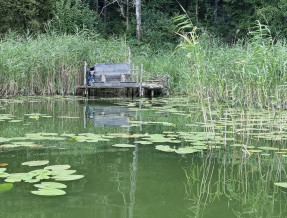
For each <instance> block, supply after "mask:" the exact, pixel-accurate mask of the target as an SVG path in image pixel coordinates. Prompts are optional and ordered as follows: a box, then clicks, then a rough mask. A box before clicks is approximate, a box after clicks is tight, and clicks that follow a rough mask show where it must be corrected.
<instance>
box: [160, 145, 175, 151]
mask: <svg viewBox="0 0 287 218" xmlns="http://www.w3.org/2000/svg"><path fill="white" fill-rule="evenodd" d="M155 149H156V150H159V151H164V152H175V151H176V149H174V148H171V147H170V146H168V145H157V146H155Z"/></svg>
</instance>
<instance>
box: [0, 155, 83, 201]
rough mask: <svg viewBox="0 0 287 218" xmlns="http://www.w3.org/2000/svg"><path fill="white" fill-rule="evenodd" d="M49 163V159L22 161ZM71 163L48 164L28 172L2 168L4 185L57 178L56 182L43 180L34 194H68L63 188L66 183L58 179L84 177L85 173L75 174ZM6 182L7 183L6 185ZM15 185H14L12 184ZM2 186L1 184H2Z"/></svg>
mask: <svg viewBox="0 0 287 218" xmlns="http://www.w3.org/2000/svg"><path fill="white" fill-rule="evenodd" d="M48 163H49V161H48V160H40V161H28V162H24V163H22V165H23V166H29V167H35V166H44V165H47V164H48ZM70 167H71V166H70V165H51V166H46V167H45V168H44V169H37V170H32V171H30V172H27V173H7V172H6V168H0V178H4V179H5V180H4V181H5V182H6V183H4V184H1V185H2V186H5V187H6V188H7V187H11V185H7V184H12V183H17V182H21V181H23V182H26V183H38V182H40V181H42V180H55V181H56V182H50V181H49V182H41V183H40V184H35V185H34V186H35V187H36V188H38V190H35V191H32V192H31V193H32V194H35V195H43V196H57V195H64V194H66V192H65V191H63V190H62V189H64V188H66V187H67V186H66V185H65V184H62V183H59V182H58V181H72V180H78V179H81V178H83V177H84V176H83V175H75V174H74V173H76V170H71V169H70ZM5 184H6V185H5ZM12 187H13V185H12ZM0 188H1V186H0Z"/></svg>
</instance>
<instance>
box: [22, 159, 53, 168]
mask: <svg viewBox="0 0 287 218" xmlns="http://www.w3.org/2000/svg"><path fill="white" fill-rule="evenodd" d="M48 163H49V161H48V160H36V161H28V162H24V163H22V165H24V166H26V165H27V166H30V167H34V166H43V165H46V164H48Z"/></svg>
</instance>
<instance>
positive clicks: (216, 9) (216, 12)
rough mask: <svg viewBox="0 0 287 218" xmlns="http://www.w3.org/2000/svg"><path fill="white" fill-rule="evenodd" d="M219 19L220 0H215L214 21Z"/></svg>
mask: <svg viewBox="0 0 287 218" xmlns="http://www.w3.org/2000/svg"><path fill="white" fill-rule="evenodd" d="M217 20H218V0H214V23H215V24H216V23H217Z"/></svg>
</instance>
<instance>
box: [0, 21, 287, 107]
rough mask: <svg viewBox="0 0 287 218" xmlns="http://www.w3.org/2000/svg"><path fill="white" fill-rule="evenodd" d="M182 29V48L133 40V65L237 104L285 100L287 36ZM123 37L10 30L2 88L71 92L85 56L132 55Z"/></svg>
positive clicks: (112, 58) (0, 53)
mask: <svg viewBox="0 0 287 218" xmlns="http://www.w3.org/2000/svg"><path fill="white" fill-rule="evenodd" d="M193 31H194V30H192V31H191V32H187V33H180V34H181V36H182V38H183V41H182V43H181V45H180V46H179V47H178V48H179V49H178V50H161V49H159V50H158V51H154V50H153V49H151V48H150V47H149V46H148V45H145V46H142V47H136V46H134V47H132V48H131V50H132V64H135V65H139V64H141V63H143V64H144V68H145V70H146V71H147V72H148V73H149V74H150V75H156V74H157V75H166V74H167V75H169V76H170V77H171V84H172V90H173V92H174V93H185V94H190V93H193V94H195V95H196V96H200V98H201V99H203V98H210V99H211V101H214V102H218V103H222V102H228V103H230V104H233V105H238V104H240V105H244V106H246V105H256V106H261V107H277V108H278V107H280V108H281V107H285V106H286V100H285V99H287V86H286V82H285V81H286V79H287V74H286V68H287V47H286V44H287V43H286V40H285V39H279V40H277V41H274V40H272V38H271V37H270V35H269V33H268V28H267V27H266V26H264V25H261V24H258V26H257V27H256V28H255V29H254V31H253V32H251V33H250V37H249V38H250V39H249V40H245V41H238V42H237V43H236V44H233V45H226V44H223V43H221V42H220V40H219V39H217V38H215V37H212V36H210V35H209V34H207V33H203V34H201V35H200V37H198V36H197V35H196V33H195V32H193ZM127 54H128V44H127V43H126V41H125V39H123V38H120V39H115V38H110V39H107V40H105V39H102V38H101V37H99V36H97V35H95V34H91V33H89V34H88V33H86V32H83V33H79V34H76V35H54V34H46V35H38V36H36V37H34V38H33V39H32V38H29V37H27V38H23V37H22V38H19V37H15V36H13V35H12V36H11V35H9V36H7V37H6V38H5V39H2V41H1V42H0V94H2V95H8V94H34V93H38V94H43V93H48V94H49V93H51V94H52V93H60V94H73V93H74V92H75V87H76V85H81V84H82V79H83V61H84V60H87V61H88V63H89V64H90V65H91V64H94V63H97V62H123V61H127Z"/></svg>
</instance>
